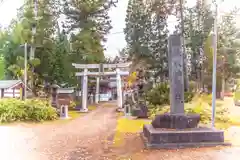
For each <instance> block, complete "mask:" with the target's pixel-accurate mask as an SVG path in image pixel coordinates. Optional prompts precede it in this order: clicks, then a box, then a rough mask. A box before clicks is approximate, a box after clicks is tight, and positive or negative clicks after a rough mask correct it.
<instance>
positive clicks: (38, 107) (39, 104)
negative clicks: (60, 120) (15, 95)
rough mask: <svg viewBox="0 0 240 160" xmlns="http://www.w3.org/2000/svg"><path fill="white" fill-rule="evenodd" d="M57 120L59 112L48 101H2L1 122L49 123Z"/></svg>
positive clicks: (0, 109) (0, 103) (0, 108)
mask: <svg viewBox="0 0 240 160" xmlns="http://www.w3.org/2000/svg"><path fill="white" fill-rule="evenodd" d="M54 119H57V111H56V109H55V108H53V107H52V106H51V104H50V103H49V102H48V101H45V100H38V99H28V100H26V101H22V100H19V99H1V100H0V122H1V123H4V122H15V121H37V122H40V121H48V120H54Z"/></svg>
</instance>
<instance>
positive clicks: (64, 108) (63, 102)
mask: <svg viewBox="0 0 240 160" xmlns="http://www.w3.org/2000/svg"><path fill="white" fill-rule="evenodd" d="M58 104H59V105H60V118H61V119H68V118H69V116H68V106H69V105H70V100H69V99H67V98H65V99H64V98H61V99H58Z"/></svg>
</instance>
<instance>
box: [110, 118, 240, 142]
mask: <svg viewBox="0 0 240 160" xmlns="http://www.w3.org/2000/svg"><path fill="white" fill-rule="evenodd" d="M151 121H152V120H151V119H149V120H147V119H130V118H125V117H123V116H122V115H121V114H119V118H118V121H117V127H116V132H115V135H114V145H115V146H116V147H119V146H121V145H123V144H124V139H125V138H124V137H125V135H126V134H129V133H130V134H134V133H139V132H141V131H142V129H143V125H145V124H150V123H151ZM207 126H209V127H210V124H209V125H207ZM215 126H216V128H218V129H221V130H224V131H225V138H226V141H232V136H231V135H230V134H229V132H228V129H229V128H230V127H232V126H239V128H240V117H232V118H231V119H230V121H229V122H228V123H219V122H216V124H215Z"/></svg>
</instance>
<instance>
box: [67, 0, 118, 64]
mask: <svg viewBox="0 0 240 160" xmlns="http://www.w3.org/2000/svg"><path fill="white" fill-rule="evenodd" d="M114 5H115V3H114V2H113V1H112V0H111V1H110V0H97V1H90V0H86V1H82V0H76V1H70V2H68V1H65V7H64V14H65V15H66V17H67V19H68V21H67V23H68V25H65V28H67V29H68V31H75V34H72V43H73V51H72V52H73V54H75V59H76V60H78V61H81V60H82V59H84V62H85V63H93V62H100V61H103V60H104V53H103V52H104V46H103V45H102V42H105V41H106V35H107V34H108V33H109V31H110V29H111V28H112V26H111V21H110V17H109V15H108V11H109V10H110V8H111V7H112V6H114ZM77 57H78V58H77Z"/></svg>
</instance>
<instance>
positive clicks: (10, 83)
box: [0, 80, 23, 89]
mask: <svg viewBox="0 0 240 160" xmlns="http://www.w3.org/2000/svg"><path fill="white" fill-rule="evenodd" d="M20 83H23V82H22V81H21V80H0V89H8V88H12V87H15V86H16V85H18V84H20Z"/></svg>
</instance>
